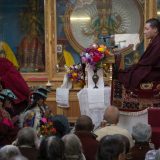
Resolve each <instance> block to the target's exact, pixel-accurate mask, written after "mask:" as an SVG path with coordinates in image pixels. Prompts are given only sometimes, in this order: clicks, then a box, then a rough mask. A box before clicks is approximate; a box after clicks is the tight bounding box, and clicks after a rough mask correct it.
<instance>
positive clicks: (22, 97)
mask: <svg viewBox="0 0 160 160" xmlns="http://www.w3.org/2000/svg"><path fill="white" fill-rule="evenodd" d="M0 84H1V85H2V88H3V89H5V88H7V89H10V90H11V91H13V92H14V94H15V95H16V97H17V99H16V100H14V104H15V105H16V106H19V104H22V103H23V102H25V101H28V98H29V94H30V90H29V87H28V85H27V83H26V82H25V80H24V79H23V77H22V75H21V73H20V72H19V71H18V70H17V69H16V67H15V66H14V65H13V64H12V63H11V62H10V61H9V60H8V59H6V58H3V57H0Z"/></svg>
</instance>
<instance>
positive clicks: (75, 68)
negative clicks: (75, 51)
mask: <svg viewBox="0 0 160 160" xmlns="http://www.w3.org/2000/svg"><path fill="white" fill-rule="evenodd" d="M65 68H66V71H67V77H68V78H69V80H70V81H72V83H77V84H80V85H81V86H83V85H84V74H83V71H82V66H81V64H77V65H75V64H74V65H72V66H70V67H67V66H66V67H65Z"/></svg>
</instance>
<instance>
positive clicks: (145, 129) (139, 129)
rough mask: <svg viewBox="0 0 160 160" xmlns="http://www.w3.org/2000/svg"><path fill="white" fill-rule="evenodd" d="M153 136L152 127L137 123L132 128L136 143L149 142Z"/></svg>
mask: <svg viewBox="0 0 160 160" xmlns="http://www.w3.org/2000/svg"><path fill="white" fill-rule="evenodd" d="M151 134H152V129H151V126H150V125H148V124H144V123H137V124H136V125H135V126H133V128H132V136H133V138H134V139H135V141H136V142H149V139H150V137H151Z"/></svg>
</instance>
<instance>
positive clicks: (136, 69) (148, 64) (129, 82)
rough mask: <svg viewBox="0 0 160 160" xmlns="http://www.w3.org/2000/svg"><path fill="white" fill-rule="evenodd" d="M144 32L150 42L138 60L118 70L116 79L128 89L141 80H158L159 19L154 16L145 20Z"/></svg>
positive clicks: (159, 72) (159, 51)
mask: <svg viewBox="0 0 160 160" xmlns="http://www.w3.org/2000/svg"><path fill="white" fill-rule="evenodd" d="M144 34H145V36H146V38H147V39H150V43H149V45H148V47H147V49H146V51H145V52H144V54H143V55H142V57H141V58H140V60H139V62H138V63H137V64H134V65H133V66H131V67H130V68H128V69H126V70H120V71H119V75H118V80H119V81H120V82H121V83H123V85H124V87H125V88H126V89H129V90H134V89H136V88H137V87H138V86H139V85H140V83H143V82H153V81H160V21H159V20H158V19H156V18H152V19H149V20H147V21H146V24H145V27H144Z"/></svg>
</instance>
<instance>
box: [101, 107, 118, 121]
mask: <svg viewBox="0 0 160 160" xmlns="http://www.w3.org/2000/svg"><path fill="white" fill-rule="evenodd" d="M104 120H106V121H107V122H108V123H109V124H117V123H118V121H119V110H118V108H117V107H115V106H109V107H107V108H106V110H105V113H104Z"/></svg>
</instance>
